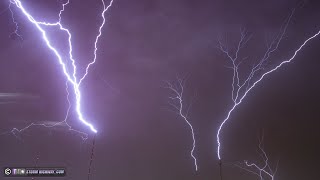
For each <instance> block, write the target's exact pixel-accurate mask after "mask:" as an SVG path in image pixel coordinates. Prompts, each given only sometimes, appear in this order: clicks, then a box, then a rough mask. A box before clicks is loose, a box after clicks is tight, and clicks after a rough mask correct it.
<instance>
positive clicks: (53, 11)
mask: <svg viewBox="0 0 320 180" xmlns="http://www.w3.org/2000/svg"><path fill="white" fill-rule="evenodd" d="M21 1H22V3H23V4H24V6H25V7H26V8H27V10H28V11H29V12H30V13H31V14H32V15H33V16H34V17H35V18H36V19H37V20H41V21H51V22H53V21H57V18H58V16H57V14H58V12H59V10H60V9H61V7H62V5H61V3H59V2H60V1H57V0H46V1H44V0H28V1H27V0H21ZM106 3H109V2H106ZM8 5H9V0H4V1H1V2H0V57H1V59H0V122H1V124H0V133H3V132H8V131H10V130H12V128H19V129H21V128H23V127H25V126H27V125H28V124H30V123H32V122H39V121H46V122H56V121H62V120H63V119H64V116H65V113H66V110H67V108H68V103H67V100H66V97H67V93H66V90H65V83H66V79H65V76H63V74H62V70H61V66H59V64H58V62H57V60H56V58H55V56H53V54H52V52H51V51H49V50H48V48H47V47H46V46H45V44H44V41H43V40H42V38H41V37H40V35H39V32H38V31H37V29H36V28H35V27H34V26H33V25H31V24H30V23H29V22H28V21H26V19H25V17H24V16H23V15H22V14H21V12H20V11H19V10H18V9H17V8H16V7H15V6H12V10H13V13H14V17H15V19H16V21H17V22H18V25H19V34H21V35H22V37H23V40H20V39H19V38H18V37H17V36H16V35H14V34H13V35H11V36H10V34H11V33H12V32H13V31H14V29H15V25H14V23H13V22H12V18H11V14H10V11H9V10H6V8H7V7H8ZM293 8H296V11H295V13H294V15H293V17H292V19H291V21H290V23H289V26H288V29H287V32H286V34H285V36H284V38H283V40H282V42H281V44H280V46H279V48H278V50H277V52H276V53H274V54H273V55H272V57H271V58H270V61H269V63H268V64H267V66H266V70H268V69H271V68H272V67H274V66H276V65H277V64H279V63H280V62H281V61H283V60H286V59H288V58H290V57H291V56H292V55H293V53H294V51H295V50H296V49H297V48H298V47H299V46H300V45H301V44H302V43H303V41H304V40H305V39H307V38H309V37H310V36H312V35H314V34H315V33H316V32H318V31H319V30H320V21H319V19H320V3H319V1H318V2H317V1H316V0H314V1H311V0H310V1H305V2H303V3H302V2H301V1H295V0H269V1H263V0H243V1H241V3H240V1H237V0H203V1H195V0H193V1H191V0H136V1H132V0H114V4H113V6H112V7H111V8H110V9H109V10H108V12H107V13H106V25H105V26H104V28H103V34H102V37H101V39H100V41H99V50H98V53H97V55H98V57H97V62H96V64H95V65H94V66H92V67H91V69H90V71H89V75H88V76H87V78H86V79H85V81H84V82H83V84H82V86H81V91H82V94H83V98H82V101H83V102H82V104H83V105H82V110H83V112H84V115H85V117H86V118H87V119H88V120H89V121H90V122H91V123H93V125H94V126H95V127H96V128H97V130H98V133H97V134H96V144H95V153H94V155H95V157H94V160H93V167H92V168H93V175H92V177H91V179H94V180H106V179H110V180H209V179H210V180H218V179H219V164H218V158H217V155H216V147H217V144H216V132H217V129H218V126H219V124H220V123H221V121H222V120H223V119H224V118H225V116H226V115H227V112H228V110H229V109H230V108H231V106H232V100H231V90H232V87H231V83H232V70H231V69H230V68H228V66H230V61H228V59H227V58H226V56H225V55H224V54H223V53H221V51H219V49H217V47H216V45H217V41H218V36H219V35H224V36H225V37H227V39H228V45H230V47H231V48H232V47H234V46H235V45H236V43H237V41H238V40H239V29H240V28H241V27H244V28H246V29H247V31H248V32H249V33H250V34H252V35H253V37H252V39H251V40H250V41H249V42H248V44H247V46H246V47H245V48H244V49H243V51H242V53H241V58H245V57H247V59H246V60H244V62H245V63H247V65H251V64H254V63H255V62H257V60H258V59H259V58H261V56H262V55H263V52H264V51H265V50H266V39H268V37H272V35H275V33H277V32H278V31H279V28H280V26H281V25H282V24H283V22H284V21H285V19H286V18H287V17H288V16H289V14H290V12H291V10H292V9H293ZM101 11H102V4H101V1H100V0H90V1H84V0H71V2H70V4H69V5H68V6H67V7H66V11H65V12H64V14H63V20H62V23H63V25H64V26H65V27H67V28H69V29H70V31H71V32H72V33H73V38H72V43H73V49H74V53H73V55H74V58H75V59H76V63H77V66H78V73H80V74H83V73H84V67H85V65H86V64H88V63H89V62H90V61H91V60H92V58H93V51H94V39H95V36H96V35H97V33H98V27H99V25H100V23H101V21H102V19H101V16H100V14H101ZM48 32H49V38H50V40H52V43H53V44H54V45H55V46H56V47H58V49H59V50H60V51H61V52H62V54H63V57H64V58H66V57H67V53H68V48H67V44H66V40H65V38H66V36H65V35H64V34H62V33H60V32H59V30H58V29H55V28H53V29H51V30H49V29H48ZM9 36H10V37H9ZM269 39H270V38H269ZM319 48H320V37H317V38H315V39H314V40H312V41H310V43H308V44H307V45H306V46H305V47H304V48H303V50H302V51H300V52H299V54H298V55H297V56H296V58H295V59H294V61H293V62H292V63H289V64H287V65H284V66H283V67H281V68H280V69H279V70H278V71H276V72H274V73H272V74H271V75H269V76H268V77H266V78H265V79H263V81H262V82H261V83H260V84H258V85H257V86H256V87H255V88H254V89H253V90H252V91H251V92H250V93H249V94H248V96H247V97H246V99H245V100H244V101H243V103H242V104H241V105H240V106H239V107H238V108H237V110H236V111H234V112H233V113H232V115H231V117H230V120H229V121H228V123H227V124H226V126H224V129H223V130H222V136H221V137H222V152H221V154H222V165H223V166H222V172H223V179H224V180H254V179H258V177H257V176H255V175H253V174H250V173H248V172H246V171H244V170H242V169H240V168H238V167H236V166H234V164H236V163H237V162H243V160H250V161H253V162H261V161H260V160H261V159H260V156H259V154H258V153H257V148H258V147H257V146H258V144H259V141H258V140H259V137H261V134H262V132H263V134H264V149H265V151H266V152H267V153H268V155H269V158H270V163H271V164H270V165H271V166H272V167H275V165H276V162H277V161H279V166H278V172H277V174H276V179H277V180H289V179H290V180H302V179H306V180H307V179H318V177H319V175H318V171H319V168H320V165H319V161H320V155H319V153H320V146H319V140H320V131H319V128H320V113H319V112H320V111H319V108H320V105H319V101H320V94H319V92H320V80H319V77H320V71H319V68H320V62H319V59H320V51H319ZM250 63H251V64H250ZM248 67H250V66H244V68H243V69H242V71H241V75H246V74H247V73H248V72H249V71H250V69H248ZM177 75H178V76H180V77H187V82H186V86H185V96H184V97H185V100H186V103H188V102H190V101H191V99H192V98H193V97H195V99H194V101H193V104H192V107H191V109H190V116H189V120H190V122H191V123H192V125H193V127H194V129H195V137H196V141H197V147H196V150H195V155H196V157H197V158H198V165H199V171H198V172H195V170H194V166H193V160H192V158H191V157H190V154H189V153H190V150H191V148H192V146H191V145H192V139H191V134H190V129H189V127H188V126H187V124H186V123H185V122H184V121H183V119H181V117H179V116H177V115H176V114H175V113H173V112H171V111H170V110H173V109H172V107H171V106H170V105H169V104H168V97H169V95H170V91H169V90H168V89H166V88H164V87H165V85H166V84H165V83H164V81H166V80H169V81H175V80H176V76H177ZM4 93H6V94H4ZM8 93H10V94H11V95H13V96H6V95H8ZM194 95H195V96H194ZM74 99H75V98H74V97H73V96H72V95H70V100H71V103H72V105H73V106H72V110H71V111H70V116H69V118H68V122H69V124H70V125H71V126H72V127H73V128H74V129H76V130H80V131H83V132H85V133H88V135H89V138H88V139H87V140H86V141H83V140H82V139H81V137H80V136H79V134H77V133H75V132H72V131H68V130H67V128H66V127H64V126H58V127H55V128H44V127H31V128H29V129H28V130H26V131H24V132H23V133H17V134H16V136H14V135H13V134H12V133H7V134H2V135H1V136H0V167H1V168H3V167H7V166H20V167H21V166H27V167H30V166H35V164H37V166H40V167H43V166H44V167H46V166H50V167H51V166H62V167H66V168H67V174H68V175H67V176H66V177H65V178H61V179H68V180H71V179H73V180H82V179H87V173H88V167H89V160H90V154H91V148H92V138H93V133H92V132H91V131H90V130H89V129H88V128H87V127H85V126H84V125H83V124H81V123H80V122H79V121H78V119H77V116H76V114H75V111H74V107H75V106H74ZM37 158H38V160H37V163H36V162H35V161H36V159H37ZM2 178H3V177H2V176H0V179H2ZM12 179H14V178H12ZM30 179H31V178H30ZM38 179H39V178H38ZM41 179H46V178H41Z"/></svg>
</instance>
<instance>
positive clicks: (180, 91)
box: [166, 78, 198, 171]
mask: <svg viewBox="0 0 320 180" xmlns="http://www.w3.org/2000/svg"><path fill="white" fill-rule="evenodd" d="M166 84H167V86H166V88H167V89H169V90H170V91H171V92H172V94H173V96H170V97H169V99H171V100H172V101H173V102H170V101H169V104H170V105H171V106H172V107H173V108H174V109H175V110H176V111H177V114H178V115H179V116H180V117H181V118H182V119H183V120H184V121H185V122H186V123H187V124H188V126H189V127H190V130H191V135H192V149H191V151H190V155H191V157H192V158H193V160H194V167H195V170H196V171H198V164H197V158H196V157H195V155H194V150H195V147H196V139H195V134H194V130H193V127H192V124H191V123H190V121H189V120H188V112H189V109H190V106H191V105H190V106H189V108H187V110H186V112H184V111H185V108H184V105H183V103H184V101H183V95H184V85H185V80H183V79H179V78H177V83H174V84H172V83H170V82H168V81H166Z"/></svg>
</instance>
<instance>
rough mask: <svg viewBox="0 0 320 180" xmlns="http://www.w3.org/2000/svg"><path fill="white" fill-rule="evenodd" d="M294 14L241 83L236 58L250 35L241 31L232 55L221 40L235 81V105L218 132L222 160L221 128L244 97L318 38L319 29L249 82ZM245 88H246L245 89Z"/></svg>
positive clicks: (218, 149)
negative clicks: (285, 57) (285, 56)
mask: <svg viewBox="0 0 320 180" xmlns="http://www.w3.org/2000/svg"><path fill="white" fill-rule="evenodd" d="M291 16H292V14H291V15H290V17H289V18H288V21H287V23H286V24H285V26H284V27H283V28H282V30H281V31H280V33H279V34H278V35H277V36H276V37H275V38H274V40H273V41H272V42H271V43H270V45H269V46H268V48H267V51H266V52H265V54H264V56H263V58H262V59H261V60H260V61H259V63H258V64H257V65H255V66H254V67H253V68H252V70H251V72H250V74H249V75H248V77H247V79H245V81H244V82H243V83H242V84H240V79H239V73H238V68H239V63H236V60H237V59H238V53H239V51H240V49H241V48H242V47H243V45H244V44H245V43H246V42H247V41H248V39H249V38H248V37H247V36H246V33H245V32H244V31H241V38H240V41H239V43H238V46H237V50H236V53H235V56H234V57H232V56H231V55H230V53H229V51H228V48H226V46H225V45H223V43H222V42H221V41H220V40H219V48H220V50H221V51H222V52H223V53H225V54H226V55H227V57H228V58H229V59H230V60H231V62H232V65H233V67H232V69H233V82H232V100H233V103H234V104H233V106H232V108H231V109H230V110H229V111H228V114H227V116H226V118H225V119H224V120H223V121H222V123H221V124H220V126H219V128H218V132H217V134H216V137H217V144H218V147H217V156H218V158H219V160H221V155H220V150H221V141H220V134H221V130H222V128H223V126H224V125H225V123H226V122H227V121H228V120H229V118H230V115H231V113H232V112H233V111H234V110H235V109H236V107H238V106H239V105H240V104H241V102H242V101H243V99H244V98H245V97H246V96H247V94H248V93H249V92H250V91H251V90H252V89H253V88H254V87H255V86H256V85H257V84H258V83H259V82H261V81H262V80H263V79H264V78H265V77H266V76H267V75H269V74H271V73H272V72H274V71H276V70H278V69H279V68H280V67H282V66H283V65H285V64H288V63H290V62H291V61H293V59H294V58H295V57H296V55H297V54H298V53H299V52H300V51H301V49H302V48H303V47H304V46H305V45H306V44H307V43H308V42H309V41H310V40H312V39H314V38H316V37H317V36H318V35H319V34H320V31H318V32H317V33H315V34H314V35H313V36H311V37H309V38H308V39H306V40H305V41H304V42H303V43H302V45H300V46H299V48H298V49H297V50H295V52H294V54H293V55H292V56H291V57H290V58H289V59H288V60H285V61H282V62H281V63H280V64H279V65H277V66H276V67H274V68H273V69H271V70H269V71H267V72H265V73H263V74H262V75H261V76H260V77H259V78H257V80H256V81H254V83H252V84H251V85H250V84H249V83H250V81H253V78H254V77H256V73H257V72H259V71H260V70H262V69H263V65H264V63H265V62H266V61H267V60H268V58H269V57H270V55H271V54H272V53H273V52H274V51H275V50H276V49H277V48H278V45H279V43H280V41H281V40H282V37H283V35H284V33H285V31H286V28H287V26H288V22H289V21H290V18H291ZM243 88H245V89H243ZM241 90H242V91H244V92H243V94H242V95H240V93H241V92H240V91H241Z"/></svg>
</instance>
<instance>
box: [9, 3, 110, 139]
mask: <svg viewBox="0 0 320 180" xmlns="http://www.w3.org/2000/svg"><path fill="white" fill-rule="evenodd" d="M102 3H103V12H102V14H101V16H102V18H103V22H102V24H101V26H100V28H99V34H98V36H97V37H96V40H95V50H94V60H93V61H92V62H90V63H89V64H88V66H87V67H86V73H85V74H84V75H83V76H82V78H81V79H80V81H79V82H78V81H77V77H76V71H77V69H76V65H75V60H74V59H73V56H72V43H71V38H72V35H71V33H70V31H69V30H68V29H67V28H65V27H63V26H62V23H61V15H62V12H64V10H65V6H66V5H68V4H69V0H68V1H67V2H66V3H63V4H62V10H60V12H59V21H58V22H55V23H48V22H39V21H36V20H35V19H34V18H33V17H32V16H31V15H30V14H29V13H28V12H27V11H26V9H25V8H24V6H23V5H22V3H21V1H20V0H10V4H14V5H16V7H17V8H19V9H20V10H21V12H22V13H23V15H24V16H26V18H27V19H28V20H29V21H30V22H31V23H32V24H33V25H35V27H36V28H37V29H38V30H39V31H40V33H41V34H42V38H43V40H44V41H45V43H46V45H47V47H48V48H49V49H50V50H51V51H52V52H53V53H54V54H55V56H56V57H57V59H58V62H59V64H60V65H61V67H62V70H63V73H64V75H65V77H66V78H67V80H68V82H69V83H71V84H72V85H73V89H74V94H75V96H76V112H77V115H78V119H79V120H80V121H81V122H82V123H83V124H85V125H86V126H88V127H89V128H90V129H91V131H93V132H94V133H96V132H97V130H96V129H95V128H94V127H93V125H92V124H90V123H89V122H88V121H87V120H86V119H85V118H84V117H83V114H82V111H81V92H80V83H81V81H82V80H83V79H84V78H85V77H86V75H87V73H88V69H89V67H90V66H91V65H92V64H94V63H95V61H96V51H97V43H98V39H99V37H100V36H101V34H102V32H101V30H102V28H103V26H104V24H105V16H104V15H105V12H106V11H107V10H108V9H109V8H110V7H111V6H112V3H113V0H111V1H110V4H109V5H108V6H107V7H106V6H105V2H104V0H102ZM42 26H58V27H59V28H60V30H61V31H64V32H65V33H67V34H68V45H69V59H70V60H71V61H72V66H73V74H72V77H71V75H70V74H69V73H68V71H67V68H66V64H65V63H64V62H63V60H62V57H61V55H60V54H59V52H58V50H56V49H55V48H54V47H53V46H52V45H51V43H50V41H49V38H48V37H47V35H46V31H45V30H44V29H43V28H42ZM68 101H69V100H68ZM32 125H36V124H32ZM42 125H43V124H42ZM28 127H30V126H28Z"/></svg>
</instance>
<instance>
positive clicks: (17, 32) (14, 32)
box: [8, 3, 23, 41]
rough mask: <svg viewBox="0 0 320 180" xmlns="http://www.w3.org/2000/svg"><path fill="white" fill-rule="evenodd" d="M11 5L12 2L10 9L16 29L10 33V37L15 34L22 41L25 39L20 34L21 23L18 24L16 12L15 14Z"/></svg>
mask: <svg viewBox="0 0 320 180" xmlns="http://www.w3.org/2000/svg"><path fill="white" fill-rule="evenodd" d="M11 5H12V3H9V6H8V9H9V11H10V14H11V19H12V22H13V24H14V25H15V29H14V31H13V32H12V33H11V34H10V35H9V37H10V38H11V37H12V36H13V35H16V36H18V37H19V39H20V41H22V40H23V38H22V36H21V35H20V34H19V25H18V22H17V21H16V20H15V18H14V14H13V11H12V9H11Z"/></svg>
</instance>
